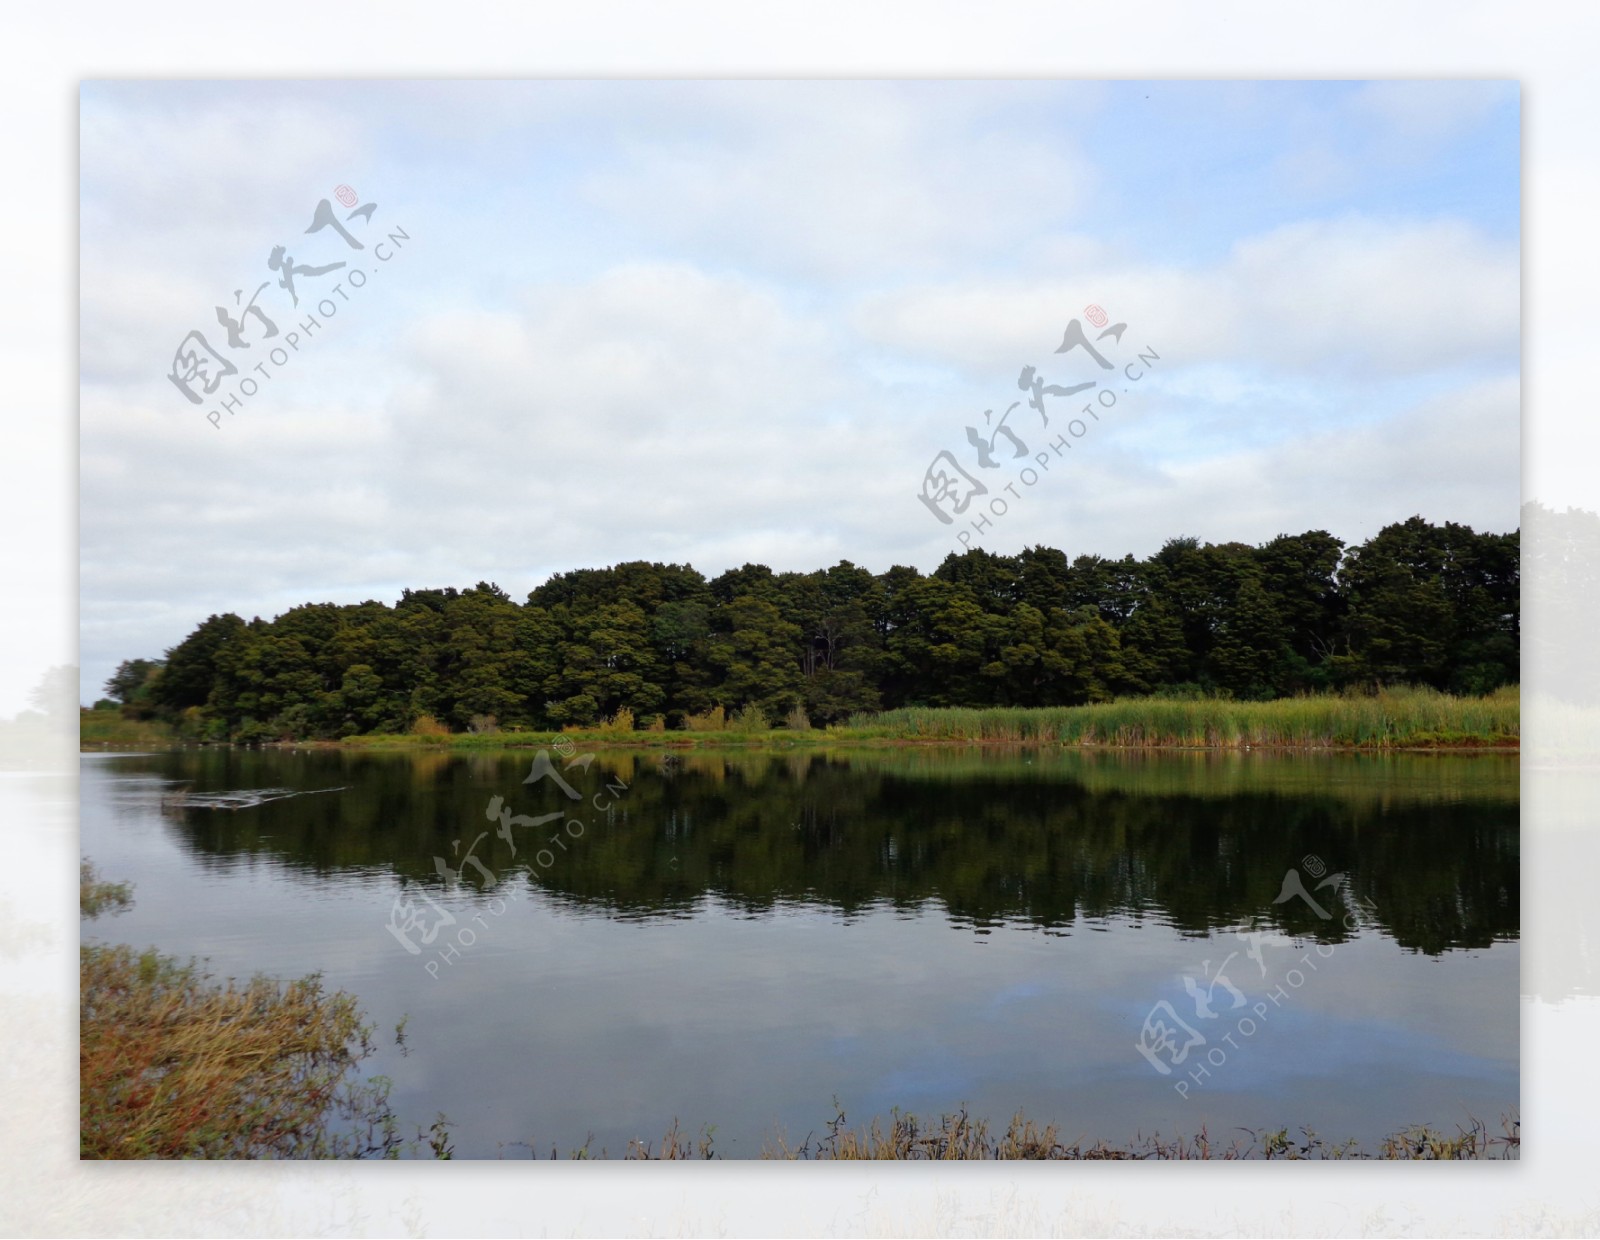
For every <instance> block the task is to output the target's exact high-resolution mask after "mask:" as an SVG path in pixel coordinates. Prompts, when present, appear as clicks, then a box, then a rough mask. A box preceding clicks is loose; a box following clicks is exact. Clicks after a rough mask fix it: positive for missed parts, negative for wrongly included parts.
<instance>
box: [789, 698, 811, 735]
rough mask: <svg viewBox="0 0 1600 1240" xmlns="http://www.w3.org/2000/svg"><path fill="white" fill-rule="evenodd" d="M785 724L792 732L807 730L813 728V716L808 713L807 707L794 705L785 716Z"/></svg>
mask: <svg viewBox="0 0 1600 1240" xmlns="http://www.w3.org/2000/svg"><path fill="white" fill-rule="evenodd" d="M783 726H784V727H786V728H788V729H789V730H790V731H791V732H805V731H809V730H810V728H811V716H810V715H808V714H806V708H805V707H804V706H800V705H798V704H797V705H794V706H791V707H790V708H789V713H788V714H787V715H785V716H784V717H783Z"/></svg>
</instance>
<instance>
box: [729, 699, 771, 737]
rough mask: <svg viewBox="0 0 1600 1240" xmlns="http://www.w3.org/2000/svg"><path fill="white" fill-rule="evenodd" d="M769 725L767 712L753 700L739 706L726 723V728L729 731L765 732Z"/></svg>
mask: <svg viewBox="0 0 1600 1240" xmlns="http://www.w3.org/2000/svg"><path fill="white" fill-rule="evenodd" d="M770 726H771V725H770V724H769V723H768V722H767V712H766V711H764V710H762V709H761V707H759V706H757V705H756V704H755V703H754V702H750V703H747V704H746V705H744V706H741V707H740V708H739V713H738V714H736V715H735V716H734V717H733V719H732V721H731V722H730V723H729V724H728V730H729V731H730V732H765V731H766V730H767V729H768V728H769V727H770Z"/></svg>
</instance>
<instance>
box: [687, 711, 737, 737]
mask: <svg viewBox="0 0 1600 1240" xmlns="http://www.w3.org/2000/svg"><path fill="white" fill-rule="evenodd" d="M727 726H728V717H727V714H726V713H725V712H724V711H723V709H722V707H720V706H713V707H712V708H711V709H710V710H708V711H704V712H702V713H701V714H698V715H696V714H686V715H684V717H683V730H684V731H685V732H721V731H723V730H725V729H726V728H727Z"/></svg>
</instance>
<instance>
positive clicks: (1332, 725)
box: [81, 686, 1522, 750]
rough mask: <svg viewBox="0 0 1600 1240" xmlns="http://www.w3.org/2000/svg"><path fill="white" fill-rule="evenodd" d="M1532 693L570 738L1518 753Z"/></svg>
mask: <svg viewBox="0 0 1600 1240" xmlns="http://www.w3.org/2000/svg"><path fill="white" fill-rule="evenodd" d="M1521 709H1522V704H1521V693H1520V691H1519V690H1518V688H1517V687H1515V686H1510V687H1507V688H1503V689H1499V690H1496V691H1495V692H1494V693H1491V694H1488V695H1487V696H1485V697H1457V696H1453V695H1451V694H1448V693H1441V692H1439V691H1438V690H1435V689H1427V688H1396V689H1386V690H1381V691H1379V692H1377V693H1372V694H1363V695H1356V694H1341V695H1335V694H1324V695H1317V696H1304V697H1294V698H1280V699H1277V700H1276V701H1270V702H1240V701H1232V700H1228V699H1222V698H1163V697H1140V698H1125V699H1121V700H1118V701H1114V702H1104V703H1099V704H1096V705H1090V706H1042V707H959V706H951V707H916V706H912V707H904V708H902V709H899V710H889V711H882V712H873V713H866V714H858V715H853V716H851V718H850V719H849V721H848V722H846V723H843V724H834V725H831V726H829V727H826V728H810V727H777V728H774V727H771V726H769V725H768V723H767V721H766V720H764V719H762V718H760V717H759V713H758V712H742V713H741V714H740V715H737V716H734V717H732V718H727V717H725V716H724V715H723V713H722V712H721V711H720V710H716V711H713V712H711V713H710V714H708V715H706V716H700V717H699V718H698V719H697V724H698V726H696V727H693V728H691V729H689V730H674V731H666V730H664V729H660V730H646V731H641V730H636V729H635V728H634V727H633V726H632V720H631V719H629V718H626V717H624V718H622V719H618V720H615V721H613V722H611V723H609V724H606V725H602V726H600V727H596V728H581V729H565V730H564V731H563V733H562V734H563V735H565V736H567V737H569V738H570V739H571V740H572V741H573V742H574V743H578V744H586V745H593V746H604V747H606V748H616V747H623V746H638V747H647V748H651V747H670V748H683V747H690V748H695V747H707V748H712V747H714V748H726V747H733V748H743V747H756V748H760V747H774V748H789V747H793V746H798V745H837V744H847V745H849V744H866V745H895V744H938V743H943V744H972V743H979V744H984V743H988V744H1023V745H1080V746H1106V747H1112V748H1125V749H1154V748H1191V749H1194V748H1198V749H1245V748H1283V749H1357V750H1385V749H1504V750H1510V749H1517V748H1518V747H1519V746H1520V742H1521ZM82 718H83V724H82V734H81V739H82V747H83V748H84V749H89V750H93V749H99V748H108V747H112V748H121V747H126V746H164V745H171V744H175V743H181V742H182V739H183V738H181V737H179V736H176V735H175V734H174V733H173V732H172V731H171V730H170V729H169V728H167V727H166V726H165V725H162V724H158V723H139V722H135V721H132V720H126V719H123V718H122V717H121V716H120V715H118V714H114V713H112V712H108V711H85V712H83V716H82ZM552 735H553V734H552V733H551V732H548V731H540V732H533V731H528V732H522V731H499V730H494V731H484V732H449V731H447V730H445V729H444V728H442V727H440V726H439V725H438V724H435V723H433V722H432V721H431V720H430V721H427V723H426V724H419V727H418V728H417V729H416V730H415V731H413V732H411V733H405V734H374V735H368V736H351V737H346V738H344V739H342V740H338V741H299V742H293V743H294V744H297V745H328V746H337V747H340V748H350V749H402V748H404V749H409V748H451V749H505V748H524V747H526V748H534V747H538V746H541V745H548V744H549V743H550V741H551V737H552Z"/></svg>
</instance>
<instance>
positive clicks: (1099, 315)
mask: <svg viewBox="0 0 1600 1240" xmlns="http://www.w3.org/2000/svg"><path fill="white" fill-rule="evenodd" d="M346 205H348V204H346ZM1083 317H1084V318H1086V319H1088V320H1089V322H1091V323H1093V324H1094V325H1095V326H1096V327H1104V326H1105V325H1106V322H1107V319H1106V312H1105V311H1104V310H1102V309H1100V307H1099V306H1085V307H1084V308H1083Z"/></svg>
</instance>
